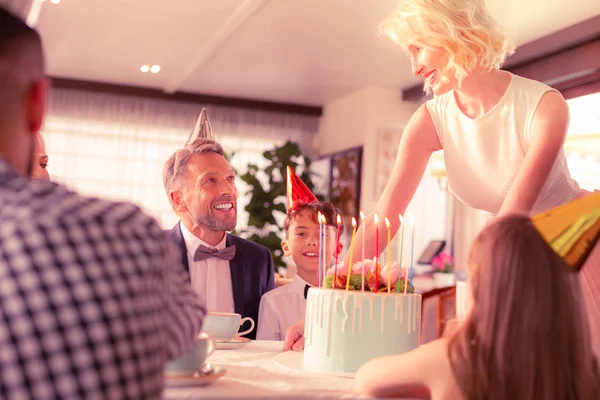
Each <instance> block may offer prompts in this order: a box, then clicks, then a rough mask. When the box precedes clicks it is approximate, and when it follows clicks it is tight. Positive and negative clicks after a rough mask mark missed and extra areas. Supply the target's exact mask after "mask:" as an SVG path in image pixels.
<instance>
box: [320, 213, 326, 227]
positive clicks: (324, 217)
mask: <svg viewBox="0 0 600 400" xmlns="http://www.w3.org/2000/svg"><path fill="white" fill-rule="evenodd" d="M321 216H322V217H323V224H324V225H327V217H326V216H325V214H321Z"/></svg>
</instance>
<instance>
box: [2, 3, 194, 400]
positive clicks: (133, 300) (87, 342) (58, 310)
mask: <svg viewBox="0 0 600 400" xmlns="http://www.w3.org/2000/svg"><path fill="white" fill-rule="evenodd" d="M47 88H48V83H47V81H46V80H45V78H44V57H43V51H42V46H41V40H40V37H39V35H38V34H37V32H35V31H34V30H33V29H30V28H29V27H28V26H27V25H26V24H25V23H23V22H22V21H21V20H20V19H18V18H17V17H15V16H14V15H12V14H10V13H9V12H7V11H6V10H5V9H3V8H1V7H0V398H2V399H19V400H21V399H30V398H34V399H46V398H61V399H75V398H76V399H124V398H129V399H148V398H150V399H151V398H160V396H161V393H162V389H163V386H164V378H163V368H164V365H165V363H166V362H167V361H168V360H169V359H172V358H175V357H177V356H179V355H180V354H182V353H183V352H185V351H186V350H187V349H188V348H189V347H190V346H191V344H192V343H193V340H194V338H195V336H196V335H197V333H198V332H199V331H200V329H201V325H202V320H203V317H204V315H205V312H204V309H203V308H202V307H201V306H200V305H199V302H198V299H197V297H196V295H195V294H194V293H193V291H192V289H191V288H190V285H189V283H188V277H187V275H186V273H185V270H184V269H183V266H182V265H181V263H180V261H179V259H178V257H177V256H176V255H175V252H171V251H170V248H169V247H168V246H169V245H168V243H169V242H168V241H167V240H166V237H165V236H164V233H163V232H162V230H161V229H160V227H159V226H158V224H157V223H156V221H155V220H154V219H152V218H151V217H149V216H147V215H145V214H144V213H142V212H141V211H140V210H139V209H138V208H137V207H135V206H133V205H130V204H127V203H117V202H109V201H103V200H99V199H94V198H86V197H82V196H79V195H77V194H76V193H73V192H71V191H69V190H68V189H67V188H65V187H63V186H61V185H58V184H55V183H52V182H50V181H47V180H32V179H29V178H28V175H29V172H30V169H31V166H32V156H33V152H34V141H35V140H36V134H37V133H38V131H39V130H40V127H41V125H42V121H43V117H44V114H45V101H46V92H47Z"/></svg>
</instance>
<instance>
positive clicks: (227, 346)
mask: <svg viewBox="0 0 600 400" xmlns="http://www.w3.org/2000/svg"><path fill="white" fill-rule="evenodd" d="M250 342H251V340H250V339H248V338H244V337H237V338H233V339H231V340H221V339H215V349H217V350H235V349H239V348H240V347H244V346H245V345H247V344H248V343H250Z"/></svg>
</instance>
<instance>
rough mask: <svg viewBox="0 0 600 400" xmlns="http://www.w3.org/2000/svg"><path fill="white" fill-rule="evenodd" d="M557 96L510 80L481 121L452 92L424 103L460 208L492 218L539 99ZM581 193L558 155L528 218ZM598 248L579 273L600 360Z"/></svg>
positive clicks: (516, 166) (526, 142)
mask: <svg viewBox="0 0 600 400" xmlns="http://www.w3.org/2000/svg"><path fill="white" fill-rule="evenodd" d="M549 91H556V90H555V89H552V88H551V87H549V86H547V85H545V84H543V83H540V82H537V81H533V80H530V79H526V78H522V77H520V76H517V75H513V74H511V81H510V84H509V86H508V88H507V90H506V92H505V93H504V95H503V96H502V98H501V99H500V101H499V102H498V103H497V104H496V105H495V106H494V107H493V108H492V109H491V110H489V111H488V112H487V113H485V114H484V115H482V116H481V117H479V118H474V119H472V118H469V117H467V116H466V115H464V113H463V112H462V111H461V110H460V108H459V107H458V104H457V103H456V98H455V96H454V92H449V93H446V94H444V95H441V96H437V97H435V98H433V99H431V100H429V101H428V102H427V103H426V106H427V109H428V110H429V114H430V115H431V118H432V120H433V124H434V126H435V129H436V131H437V135H438V138H439V140H440V143H441V145H442V148H443V149H444V160H445V163H446V170H447V172H448V187H449V189H450V190H451V192H452V193H453V194H454V195H455V196H456V197H457V198H458V199H459V200H461V201H462V202H463V203H465V204H467V205H469V206H471V207H473V208H476V209H479V210H483V211H486V212H488V213H490V214H492V215H495V214H497V213H498V211H499V210H500V207H501V206H502V203H503V201H504V198H505V197H506V194H507V193H508V190H509V188H510V186H511V185H512V183H513V181H514V179H515V176H516V174H517V172H518V170H519V168H520V166H521V163H522V162H523V159H524V158H525V154H526V152H527V149H528V147H529V128H530V126H531V121H532V119H533V115H534V113H535V110H536V108H537V106H538V104H539V102H540V100H541V98H542V96H543V95H544V94H545V93H547V92H549ZM580 193H581V190H580V188H579V185H578V184H577V182H575V181H574V180H573V179H572V178H571V175H570V173H569V168H568V166H567V161H566V157H565V154H564V152H563V151H561V152H560V154H559V156H558V158H557V160H556V162H555V164H554V167H553V168H552V171H551V172H550V175H549V176H548V180H547V181H546V184H545V185H544V187H543V188H542V191H541V193H540V195H539V197H538V199H537V201H536V203H535V206H534V207H533V210H532V215H534V214H537V213H539V212H542V211H545V210H548V209H551V208H553V207H556V206H559V205H561V204H564V203H567V202H569V201H572V200H573V199H575V198H576V197H577V196H579V195H580ZM599 260H600V246H596V248H595V249H594V252H593V254H592V256H591V257H590V259H589V260H588V261H587V262H586V264H585V265H584V267H583V268H582V271H581V273H580V276H581V283H582V288H583V292H584V297H585V298H586V302H587V305H588V310H589V316H590V317H589V319H590V321H589V323H590V327H591V333H592V337H593V338H594V341H595V343H594V345H595V346H596V351H597V353H599V354H600V261H599Z"/></svg>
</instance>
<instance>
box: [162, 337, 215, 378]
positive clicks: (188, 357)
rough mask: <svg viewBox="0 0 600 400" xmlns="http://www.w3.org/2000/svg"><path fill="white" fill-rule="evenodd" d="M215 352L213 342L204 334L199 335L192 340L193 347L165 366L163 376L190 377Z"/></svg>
mask: <svg viewBox="0 0 600 400" xmlns="http://www.w3.org/2000/svg"><path fill="white" fill-rule="evenodd" d="M214 351H215V342H214V341H213V340H212V338H211V337H210V336H208V335H207V334H206V333H201V334H199V335H198V337H196V340H194V344H193V346H192V347H191V348H190V349H189V350H188V351H187V352H186V353H185V354H183V355H181V356H179V357H178V358H176V359H174V360H171V361H169V362H168V363H167V364H166V365H165V374H166V375H170V376H176V375H185V376H188V375H192V374H194V372H196V371H198V370H199V369H200V367H202V365H203V364H204V361H206V359H207V358H208V356H210V355H211V354H212V353H213V352H214Z"/></svg>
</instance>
